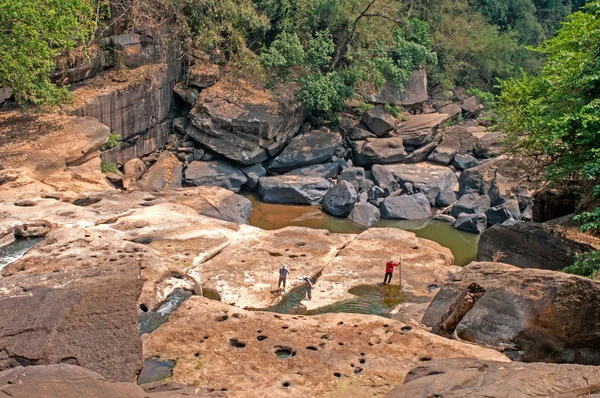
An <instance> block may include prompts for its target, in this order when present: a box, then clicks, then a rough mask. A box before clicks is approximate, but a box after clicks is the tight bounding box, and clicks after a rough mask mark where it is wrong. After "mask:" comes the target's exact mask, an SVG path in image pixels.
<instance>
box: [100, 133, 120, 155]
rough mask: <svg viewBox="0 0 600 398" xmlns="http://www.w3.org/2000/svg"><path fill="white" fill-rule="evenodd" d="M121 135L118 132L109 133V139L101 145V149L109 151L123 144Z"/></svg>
mask: <svg viewBox="0 0 600 398" xmlns="http://www.w3.org/2000/svg"><path fill="white" fill-rule="evenodd" d="M120 139H121V135H120V134H119V133H116V132H114V131H113V132H112V133H109V134H108V141H106V143H105V144H103V145H102V146H101V147H100V150H101V151H108V150H109V149H112V148H116V147H118V146H119V145H121V141H120Z"/></svg>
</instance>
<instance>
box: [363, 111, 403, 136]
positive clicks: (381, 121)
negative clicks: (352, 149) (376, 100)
mask: <svg viewBox="0 0 600 398" xmlns="http://www.w3.org/2000/svg"><path fill="white" fill-rule="evenodd" d="M362 120H363V122H365V124H366V125H367V126H368V127H369V129H370V130H371V131H372V132H373V134H375V135H376V136H377V137H383V136H385V135H387V134H389V133H390V132H391V131H392V130H394V127H395V126H396V123H397V120H396V118H395V117H394V116H392V115H391V114H390V113H388V111H387V110H386V109H385V108H384V107H383V106H381V105H378V106H376V107H375V108H373V109H369V110H368V111H366V112H365V113H363V116H362Z"/></svg>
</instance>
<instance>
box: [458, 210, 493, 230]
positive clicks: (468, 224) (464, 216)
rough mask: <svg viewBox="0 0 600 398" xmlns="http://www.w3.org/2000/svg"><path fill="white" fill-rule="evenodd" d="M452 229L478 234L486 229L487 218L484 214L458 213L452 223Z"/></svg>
mask: <svg viewBox="0 0 600 398" xmlns="http://www.w3.org/2000/svg"><path fill="white" fill-rule="evenodd" d="M453 225H454V228H456V229H459V230H461V231H465V232H473V233H475V234H480V233H482V232H483V231H485V228H486V227H487V217H486V215H485V213H474V214H469V213H460V214H458V215H457V216H456V220H455V221H454V224H453Z"/></svg>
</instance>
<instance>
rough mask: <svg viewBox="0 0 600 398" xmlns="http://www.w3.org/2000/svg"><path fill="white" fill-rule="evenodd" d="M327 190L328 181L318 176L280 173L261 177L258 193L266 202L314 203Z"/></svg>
mask: <svg viewBox="0 0 600 398" xmlns="http://www.w3.org/2000/svg"><path fill="white" fill-rule="evenodd" d="M327 190H329V182H328V181H327V180H326V179H324V178H319V177H302V176H294V175H289V174H286V175H282V176H273V177H261V178H260V179H259V180H258V193H259V194H260V196H261V198H262V200H263V201H264V202H267V203H283V204H303V205H316V204H319V203H321V199H323V196H325V193H326V192H327Z"/></svg>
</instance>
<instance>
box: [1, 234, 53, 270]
mask: <svg viewBox="0 0 600 398" xmlns="http://www.w3.org/2000/svg"><path fill="white" fill-rule="evenodd" d="M42 240H43V238H29V239H17V240H16V241H14V242H13V243H11V244H10V245H6V246H4V247H0V270H2V268H4V267H6V266H7V265H8V264H10V263H14V262H15V261H17V260H18V259H20V258H21V257H23V256H24V255H25V253H27V251H28V250H29V249H31V248H32V247H33V246H35V245H36V244H37V243H38V242H41V241H42Z"/></svg>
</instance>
